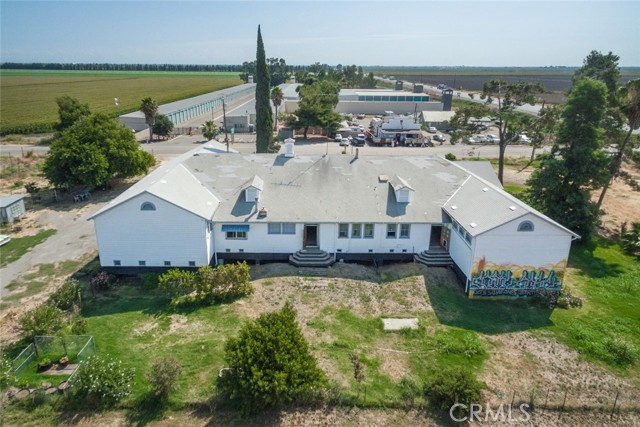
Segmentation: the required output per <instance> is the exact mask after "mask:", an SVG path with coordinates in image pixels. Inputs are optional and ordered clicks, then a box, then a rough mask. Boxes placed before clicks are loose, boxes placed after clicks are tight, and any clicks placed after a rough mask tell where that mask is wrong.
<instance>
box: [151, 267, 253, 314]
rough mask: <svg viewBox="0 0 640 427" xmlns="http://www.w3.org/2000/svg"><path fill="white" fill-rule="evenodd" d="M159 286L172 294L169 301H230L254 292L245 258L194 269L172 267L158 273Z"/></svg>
mask: <svg viewBox="0 0 640 427" xmlns="http://www.w3.org/2000/svg"><path fill="white" fill-rule="evenodd" d="M158 286H159V287H160V288H161V289H162V290H164V291H165V292H167V293H168V294H169V295H170V296H171V297H173V298H174V299H173V301H172V304H175V305H180V304H184V303H198V304H200V303H207V304H211V303H215V302H222V301H229V300H232V299H235V298H239V297H242V296H245V295H249V294H251V293H252V292H253V286H252V285H251V276H250V275H249V266H248V265H247V263H246V262H242V263H238V264H227V265H221V266H218V267H216V268H212V267H210V266H205V267H200V268H199V269H198V272H197V273H194V272H192V271H186V270H179V269H171V270H169V271H167V272H166V273H164V274H162V275H160V277H159V278H158Z"/></svg>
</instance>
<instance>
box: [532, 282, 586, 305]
mask: <svg viewBox="0 0 640 427" xmlns="http://www.w3.org/2000/svg"><path fill="white" fill-rule="evenodd" d="M536 299H537V300H538V301H539V302H540V303H542V304H543V305H545V306H549V308H554V307H558V308H570V307H575V308H580V307H582V298H580V297H577V296H575V295H573V294H572V293H571V291H570V290H569V289H567V288H566V287H565V288H562V289H561V290H560V291H557V290H551V289H542V290H540V291H539V292H538V293H537V295H536Z"/></svg>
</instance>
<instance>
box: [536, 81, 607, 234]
mask: <svg viewBox="0 0 640 427" xmlns="http://www.w3.org/2000/svg"><path fill="white" fill-rule="evenodd" d="M606 97H607V89H606V86H605V85H604V83H602V82H599V81H595V80H591V79H582V80H580V81H579V82H578V83H577V84H576V85H575V86H574V87H573V89H572V90H571V94H570V95H569V99H568V101H567V104H566V105H565V107H564V110H563V112H562V119H563V120H562V122H561V124H560V125H559V126H558V130H557V135H556V141H555V143H554V145H553V148H552V149H551V153H550V154H549V155H546V156H544V157H543V160H542V165H541V167H540V169H538V170H536V171H535V172H534V173H533V175H532V176H531V178H530V179H529V181H528V185H529V189H528V190H527V193H526V195H527V198H528V200H529V202H530V203H531V205H532V206H534V207H535V208H537V209H539V210H541V211H542V212H544V213H545V214H547V215H549V216H550V217H551V218H553V219H554V220H556V221H558V222H560V223H561V224H563V225H564V226H566V227H568V228H569V229H571V230H573V231H575V232H576V233H578V234H580V235H581V236H582V238H583V239H585V240H589V238H590V237H591V236H592V235H593V233H594V232H595V228H596V226H597V224H598V210H597V208H596V206H595V203H593V202H592V201H591V192H592V191H593V190H594V189H596V188H599V187H600V186H602V185H603V184H604V182H606V180H607V179H608V177H609V174H608V172H607V166H608V163H609V162H608V159H607V158H606V156H605V155H604V153H603V152H602V150H601V148H602V140H603V131H602V128H601V121H602V117H603V115H604V114H605V111H606V105H607V99H606Z"/></svg>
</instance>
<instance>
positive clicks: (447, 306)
mask: <svg viewBox="0 0 640 427" xmlns="http://www.w3.org/2000/svg"><path fill="white" fill-rule="evenodd" d="M424 281H425V284H426V290H427V294H428V295H429V300H430V302H431V306H432V307H433V310H434V312H435V314H436V317H437V318H438V320H439V321H440V323H442V324H444V325H448V326H456V327H458V328H463V329H469V330H473V331H476V332H480V333H483V334H490V335H491V334H503V333H508V332H516V331H526V330H530V329H536V328H541V327H547V326H552V325H553V322H552V321H551V320H550V317H551V313H553V310H552V309H549V308H546V307H544V306H542V305H541V304H539V303H536V302H534V301H529V300H525V299H505V300H494V301H491V300H478V299H469V297H468V296H467V295H466V294H465V293H464V289H463V285H462V283H461V282H460V280H459V279H458V277H457V276H456V275H455V273H454V272H453V271H451V270H444V269H431V272H429V273H427V274H425V275H424Z"/></svg>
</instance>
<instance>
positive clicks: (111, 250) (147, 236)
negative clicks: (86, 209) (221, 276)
mask: <svg viewBox="0 0 640 427" xmlns="http://www.w3.org/2000/svg"><path fill="white" fill-rule="evenodd" d="M143 202H151V203H153V204H154V205H155V206H156V210H155V211H141V210H140V206H141V205H142V203H143ZM94 222H95V228H96V238H97V240H98V250H99V252H100V264H101V265H102V266H105V267H107V266H113V265H114V264H113V261H114V260H120V262H121V266H123V267H137V266H138V261H145V262H146V266H147V267H153V266H164V261H171V265H172V266H188V265H189V261H195V263H196V265H197V266H200V265H207V264H209V260H210V259H211V258H210V253H209V245H208V244H207V237H206V234H207V221H205V220H204V219H203V218H201V217H198V216H196V215H194V214H192V213H189V212H187V211H185V210H183V209H180V208H178V207H177V206H175V205H172V204H170V203H167V202H165V201H164V200H162V199H159V198H157V197H155V196H152V195H150V194H147V193H143V194H140V195H138V196H136V197H134V198H132V199H131V200H128V201H126V202H124V203H122V204H121V205H119V206H116V207H114V208H113V209H111V210H108V211H106V212H104V213H103V214H101V215H99V216H97V217H95V218H94Z"/></svg>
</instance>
